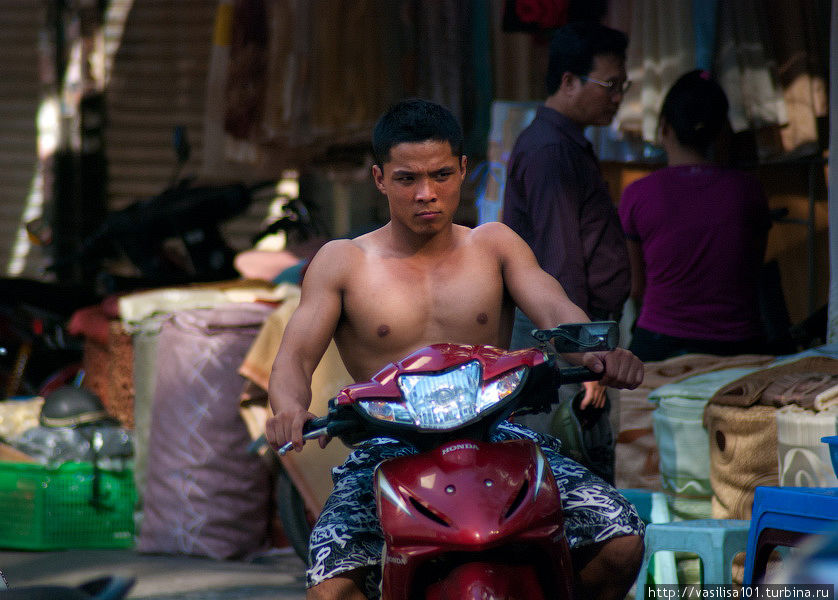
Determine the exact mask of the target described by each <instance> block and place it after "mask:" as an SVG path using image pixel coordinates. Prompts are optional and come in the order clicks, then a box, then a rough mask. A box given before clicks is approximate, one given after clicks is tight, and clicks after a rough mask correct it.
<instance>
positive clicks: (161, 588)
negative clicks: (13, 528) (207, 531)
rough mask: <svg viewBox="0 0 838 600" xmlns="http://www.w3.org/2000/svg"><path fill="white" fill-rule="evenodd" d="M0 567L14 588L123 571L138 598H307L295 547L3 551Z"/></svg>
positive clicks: (132, 594)
mask: <svg viewBox="0 0 838 600" xmlns="http://www.w3.org/2000/svg"><path fill="white" fill-rule="evenodd" d="M0 571H2V572H3V574H4V575H5V577H6V579H7V580H8V582H9V587H10V589H14V588H20V587H23V586H31V585H68V586H75V585H78V584H80V583H84V582H86V581H89V580H92V579H95V578H97V577H101V576H103V575H121V576H133V577H136V583H135V584H134V587H133V588H132V590H131V592H130V594H129V595H128V598H133V599H136V600H244V599H245V598H247V599H248V600H302V599H303V598H305V580H304V566H303V563H302V561H301V560H300V559H299V558H297V556H296V555H295V554H293V553H291V552H290V551H289V552H285V551H281V552H280V553H276V554H271V555H269V556H265V557H262V558H260V559H258V560H256V561H254V562H250V563H244V562H233V561H216V560H211V559H204V558H195V557H188V556H168V555H167V556H163V555H143V554H139V553H137V552H135V551H133V550H66V551H61V552H19V551H14V552H12V551H0ZM0 597H2V594H0Z"/></svg>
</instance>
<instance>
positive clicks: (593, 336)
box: [532, 321, 620, 353]
mask: <svg viewBox="0 0 838 600" xmlns="http://www.w3.org/2000/svg"><path fill="white" fill-rule="evenodd" d="M532 336H533V337H534V338H535V339H537V340H538V341H540V342H548V341H550V340H553V346H554V347H555V349H556V352H559V353H564V352H598V351H601V350H613V349H614V348H616V347H617V343H618V342H619V341H620V328H619V327H618V326H617V323H616V322H614V321H593V322H591V323H565V324H564V325H559V326H558V327H554V328H552V329H533V330H532Z"/></svg>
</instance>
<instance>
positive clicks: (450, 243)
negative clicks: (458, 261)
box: [385, 221, 455, 257]
mask: <svg viewBox="0 0 838 600" xmlns="http://www.w3.org/2000/svg"><path fill="white" fill-rule="evenodd" d="M385 230H386V232H387V236H388V237H387V240H388V245H389V246H390V248H391V249H392V250H393V251H394V252H395V253H397V254H399V255H402V256H405V257H420V256H421V257H436V256H439V255H440V254H444V253H446V252H448V251H449V250H450V249H451V248H453V247H454V244H455V231H454V230H455V225H454V224H453V223H452V224H450V225H448V226H447V227H445V228H443V229H442V230H440V231H438V232H437V233H435V234H429V235H422V234H417V233H415V232H413V231H411V230H410V229H408V228H407V227H404V226H402V225H400V224H399V223H397V222H394V221H390V223H388V224H387V225H386V226H385Z"/></svg>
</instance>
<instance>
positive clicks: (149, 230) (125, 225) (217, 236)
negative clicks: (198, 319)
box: [28, 127, 276, 295]
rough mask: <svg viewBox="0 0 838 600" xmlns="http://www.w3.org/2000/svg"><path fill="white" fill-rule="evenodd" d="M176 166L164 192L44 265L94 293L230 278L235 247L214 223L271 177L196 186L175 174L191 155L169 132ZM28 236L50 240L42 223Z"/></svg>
mask: <svg viewBox="0 0 838 600" xmlns="http://www.w3.org/2000/svg"><path fill="white" fill-rule="evenodd" d="M172 139H173V147H174V151H175V154H176V164H175V167H174V169H173V173H172V175H171V177H170V183H169V185H168V186H167V188H166V189H165V190H163V191H162V192H161V193H159V194H157V195H156V196H153V197H151V198H143V199H140V200H137V201H136V202H134V203H132V204H130V205H129V206H127V207H125V208H123V209H121V210H117V211H112V212H109V213H108V214H107V215H106V216H105V218H104V220H103V221H102V223H101V224H100V225H99V227H98V228H96V229H95V230H94V231H93V232H92V233H91V234H90V235H88V236H86V237H85V238H83V239H82V240H81V241H80V242H79V243H78V244H77V247H75V248H74V249H73V250H72V251H70V252H65V253H64V254H62V255H60V256H57V257H55V259H54V261H53V264H52V265H50V267H49V270H50V271H53V272H55V273H56V274H57V276H58V279H59V280H60V281H66V280H75V281H76V282H81V283H82V284H85V285H88V286H89V287H91V288H93V289H95V290H96V291H97V292H98V293H99V294H100V295H105V294H109V293H113V292H120V291H129V290H135V289H142V288H155V287H162V286H171V285H183V284H187V283H195V282H211V281H221V280H225V279H234V278H236V277H238V273H237V272H236V270H235V268H234V266H233V258H234V256H235V251H234V250H233V249H232V248H231V247H230V246H229V245H228V244H227V242H226V240H225V239H224V236H223V235H222V233H221V230H220V225H221V223H223V222H225V221H227V220H229V219H232V218H233V217H236V216H238V215H241V214H243V213H244V212H245V211H246V210H247V209H248V207H249V206H250V205H251V204H252V203H253V202H254V200H256V199H257V198H259V197H268V196H273V195H275V193H276V190H275V188H276V181H273V180H271V181H261V182H258V183H256V184H252V185H249V184H244V183H229V184H219V185H196V184H195V179H194V177H181V175H180V174H181V171H182V169H183V167H184V165H185V164H186V162H187V161H188V160H189V157H190V155H191V146H190V144H189V141H188V138H187V135H186V130H185V129H184V128H183V127H176V128H175V129H174V132H173V136H172ZM28 229H29V231H30V236H31V237H33V238H35V239H36V240H38V241H40V242H41V243H42V244H43V245H48V244H49V243H51V238H52V235H51V231H50V228H49V225H48V224H45V223H37V224H30V227H29V228H28Z"/></svg>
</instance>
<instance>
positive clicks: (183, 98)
mask: <svg viewBox="0 0 838 600" xmlns="http://www.w3.org/2000/svg"><path fill="white" fill-rule="evenodd" d="M131 4H133V6H132V7H131V10H130V12H128V14H127V17H125V18H126V21H125V23H124V26H122V27H120V23H119V22H118V21H119V20H120V19H121V18H122V15H121V11H119V10H117V9H118V8H119V5H131ZM215 5H216V0H142V1H141V2H133V3H132V2H129V1H126V0H114V2H113V7H112V10H111V12H110V13H109V14H110V15H111V21H110V22H109V23H108V24H107V27H106V32H105V35H106V40H107V42H106V45H107V46H108V47H109V48H110V47H112V46H116V44H117V43H118V46H116V47H115V54H114V56H113V59H112V66H111V70H110V73H109V76H108V81H107V89H106V105H107V119H108V120H107V126H106V137H105V143H106V152H107V156H108V164H109V176H110V181H109V192H110V200H109V203H110V208H112V209H119V208H123V207H124V206H126V205H127V204H129V203H130V202H132V201H134V200H136V199H137V198H140V197H143V196H150V195H153V194H156V193H158V192H160V191H161V190H162V189H163V188H164V187H165V186H166V185H167V184H168V183H169V178H170V177H171V175H172V172H173V167H174V165H175V152H174V149H173V146H172V132H173V129H174V127H175V126H177V125H182V126H184V127H185V128H186V130H187V134H188V136H189V139H190V141H191V143H192V159H191V160H190V162H189V163H188V164H187V166H186V167H185V169H184V173H195V172H197V169H198V161H199V159H200V157H201V148H202V127H203V125H202V119H203V111H204V97H205V94H206V76H207V61H208V57H209V51H210V44H211V41H212V27H213V19H214V15H215ZM120 35H121V41H120V40H119V37H118V36H120Z"/></svg>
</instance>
